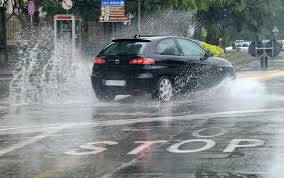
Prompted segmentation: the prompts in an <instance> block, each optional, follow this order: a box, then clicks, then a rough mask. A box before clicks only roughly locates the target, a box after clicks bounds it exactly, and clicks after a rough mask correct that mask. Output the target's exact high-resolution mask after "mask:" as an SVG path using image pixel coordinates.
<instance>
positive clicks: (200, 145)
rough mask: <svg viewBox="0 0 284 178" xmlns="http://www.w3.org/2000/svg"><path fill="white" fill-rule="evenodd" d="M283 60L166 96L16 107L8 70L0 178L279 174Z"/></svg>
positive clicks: (283, 140)
mask: <svg viewBox="0 0 284 178" xmlns="http://www.w3.org/2000/svg"><path fill="white" fill-rule="evenodd" d="M282 62H283V64H284V60H283V61H281V60H278V61H273V62H271V63H270V66H271V67H270V69H269V70H268V71H259V70H258V69H257V65H258V63H257V62H256V63H255V64H254V63H252V64H250V65H248V66H247V67H246V70H244V71H240V72H238V79H237V80H236V81H227V82H224V83H223V84H222V85H220V86H218V87H215V88H213V89H209V90H205V91H199V92H196V93H193V94H190V95H189V96H187V97H180V98H177V99H175V100H174V101H171V102H169V103H159V102H155V101H151V100H150V99H149V97H148V96H140V97H135V98H134V97H118V98H117V99H116V100H115V101H114V102H111V103H100V102H98V101H97V100H96V99H95V97H94V98H93V99H91V100H90V98H88V100H87V99H86V100H84V98H82V100H81V101H74V102H68V103H60V104H24V105H11V104H10V103H9V98H8V94H9V81H10V78H9V77H2V78H1V79H0V177H13V178H14V177H15V178H16V177H23V178H26V177H36V178H43V177H56V178H63V177H64V178H72V177H74V178H75V177H76V178H77V177H79V178H81V177H82V178H91V177H104V178H105V177H119V178H122V177H134V178H136V177H139V178H140V177H168V178H172V177H178V178H179V177H185V178H191V177H193V178H194V177H196V178H201V177H202V178H203V177H204V178H207V177H238V178H239V177H252V178H254V177H279V178H282V177H284V172H283V171H284V149H283V146H284V118H283V116H284V90H283V88H284V72H283V71H281V69H282V68H281V65H282V66H284V65H283V64H282ZM244 68H245V67H244Z"/></svg>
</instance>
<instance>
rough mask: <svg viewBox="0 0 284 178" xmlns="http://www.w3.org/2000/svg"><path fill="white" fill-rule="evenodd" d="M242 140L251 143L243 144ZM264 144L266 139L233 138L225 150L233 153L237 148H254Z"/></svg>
mask: <svg viewBox="0 0 284 178" xmlns="http://www.w3.org/2000/svg"><path fill="white" fill-rule="evenodd" d="M241 142H249V143H250V144H242V145H241V144H240V143H241ZM262 145H264V141H263V140H259V139H233V140H232V141H231V143H230V144H229V145H228V146H227V147H226V148H225V150H224V151H223V152H224V153H231V152H233V151H235V149H236V148H254V147H258V146H262Z"/></svg>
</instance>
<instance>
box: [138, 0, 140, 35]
mask: <svg viewBox="0 0 284 178" xmlns="http://www.w3.org/2000/svg"><path fill="white" fill-rule="evenodd" d="M137 29H138V34H139V35H140V32H141V0H138V18H137Z"/></svg>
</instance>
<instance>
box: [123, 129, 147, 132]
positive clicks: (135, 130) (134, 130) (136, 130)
mask: <svg viewBox="0 0 284 178" xmlns="http://www.w3.org/2000/svg"><path fill="white" fill-rule="evenodd" d="M121 130H122V131H126V132H128V131H130V132H140V131H150V130H152V129H134V128H125V129H121Z"/></svg>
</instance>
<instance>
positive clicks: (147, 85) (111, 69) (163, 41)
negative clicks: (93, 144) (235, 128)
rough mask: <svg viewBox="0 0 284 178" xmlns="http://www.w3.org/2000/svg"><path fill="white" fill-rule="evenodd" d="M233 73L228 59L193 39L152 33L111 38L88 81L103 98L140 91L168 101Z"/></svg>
mask: <svg viewBox="0 0 284 178" xmlns="http://www.w3.org/2000/svg"><path fill="white" fill-rule="evenodd" d="M234 76H235V73H234V68H233V66H232V64H231V63H230V62H228V61H227V60H225V59H221V58H216V57H213V55H212V53H210V52H207V51H206V50H205V49H204V48H203V47H201V46H200V45H198V44H197V43H196V42H194V41H193V40H192V39H188V38H183V37H176V36H155V37H131V38H123V39H117V40H113V42H112V43H110V44H109V45H107V46H106V47H105V48H104V49H103V50H102V51H101V52H100V53H99V54H98V55H97V56H96V58H95V60H94V66H93V72H92V77H91V81H92V85H93V89H94V91H95V94H96V96H97V98H98V99H99V100H102V101H111V100H113V99H114V98H115V96H116V95H136V94H140V93H150V94H151V95H152V97H153V98H154V99H158V100H161V101H169V100H170V99H171V98H172V96H173V95H175V94H180V93H183V92H188V91H195V90H199V89H204V88H208V87H212V86H214V85H216V84H218V83H220V82H221V81H222V80H223V79H224V78H226V77H234Z"/></svg>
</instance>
